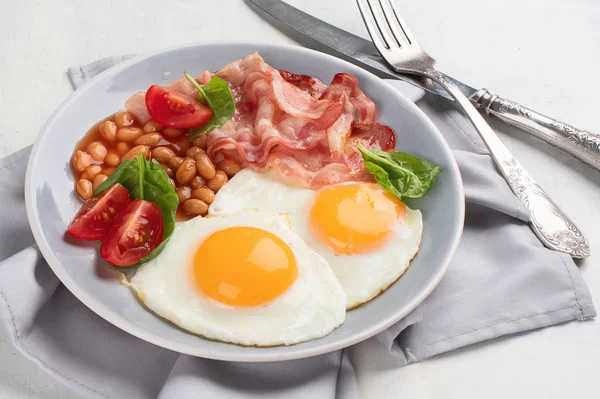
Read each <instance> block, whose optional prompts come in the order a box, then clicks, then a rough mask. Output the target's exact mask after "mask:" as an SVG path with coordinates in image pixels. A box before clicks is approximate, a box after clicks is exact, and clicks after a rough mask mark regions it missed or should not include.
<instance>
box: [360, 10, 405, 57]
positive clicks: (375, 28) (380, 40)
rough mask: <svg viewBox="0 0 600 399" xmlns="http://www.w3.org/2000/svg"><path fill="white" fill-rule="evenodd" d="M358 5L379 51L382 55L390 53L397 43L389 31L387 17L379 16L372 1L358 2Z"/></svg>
mask: <svg viewBox="0 0 600 399" xmlns="http://www.w3.org/2000/svg"><path fill="white" fill-rule="evenodd" d="M356 3H357V4H358V9H359V10H360V14H361V15H362V18H363V21H364V22H365V26H366V27H367V31H368V32H369V36H371V40H372V41H373V44H375V47H377V50H379V52H380V53H384V52H389V51H390V49H391V48H392V46H396V41H395V39H394V38H393V36H392V33H391V32H390V31H389V26H388V25H387V23H386V22H385V17H384V16H383V15H379V14H378V11H379V10H377V8H376V7H374V6H373V4H371V1H370V0H356ZM380 12H381V11H379V13H380ZM386 28H387V29H386Z"/></svg>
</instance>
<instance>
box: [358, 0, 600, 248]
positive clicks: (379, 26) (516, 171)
mask: <svg viewBox="0 0 600 399" xmlns="http://www.w3.org/2000/svg"><path fill="white" fill-rule="evenodd" d="M356 2H357V3H358V8H359V9H360V13H361V15H362V17H363V20H364V22H365V26H366V27H367V30H368V31H369V35H370V36H371V40H373V44H375V47H377V50H379V53H380V54H381V56H382V57H383V58H384V59H385V60H386V62H387V63H388V64H389V65H390V67H391V68H392V69H393V70H394V71H396V72H398V73H410V74H415V75H422V76H425V77H427V78H429V79H431V80H433V81H435V82H437V83H438V84H439V85H440V86H442V87H443V88H444V89H445V90H446V91H447V92H448V94H450V96H451V97H452V98H454V99H455V100H456V101H455V103H456V104H457V105H458V107H459V108H460V109H461V110H462V111H463V112H464V113H465V114H466V115H467V116H468V117H469V119H470V120H471V122H472V123H473V125H474V126H475V129H476V130H477V132H478V133H479V136H480V137H481V139H482V140H483V142H484V143H485V146H486V147H487V149H488V151H489V152H490V155H491V156H492V158H493V160H494V162H495V164H496V166H497V167H498V169H499V171H500V173H501V174H502V176H503V177H504V179H505V180H506V182H507V183H508V185H509V187H510V188H511V190H512V191H513V193H514V194H515V195H516V197H517V198H518V199H519V200H521V201H522V202H523V204H525V206H526V207H527V209H528V210H529V214H530V225H531V227H532V229H533V231H534V232H535V233H536V235H537V236H538V237H539V239H540V240H541V241H542V243H543V244H544V245H545V246H546V247H548V248H550V249H553V250H556V251H560V252H565V253H568V254H569V255H571V257H573V258H587V257H588V256H590V247H589V243H588V240H587V238H586V237H585V236H584V235H583V233H582V232H581V230H579V228H578V227H577V226H576V225H575V223H573V222H572V221H571V219H569V217H568V216H567V215H566V214H565V213H564V212H563V211H562V210H560V208H559V207H558V206H557V205H556V204H555V203H554V202H553V201H552V200H551V199H550V197H549V196H548V194H546V192H545V191H544V190H543V189H542V188H541V187H540V186H539V185H538V184H537V183H536V182H535V181H534V180H533V178H532V177H531V176H530V175H529V173H527V171H526V170H525V169H524V168H523V167H522V166H521V165H520V164H519V162H518V161H517V160H516V159H515V157H514V156H513V155H512V154H511V153H510V151H509V150H508V148H506V146H505V145H504V144H503V143H502V141H500V139H499V138H498V136H496V133H495V132H494V131H493V130H492V128H491V127H490V126H489V125H488V123H487V122H486V121H485V119H483V117H482V116H481V115H480V114H479V112H478V111H477V110H476V109H475V107H474V106H473V105H471V102H470V101H469V99H468V98H467V97H466V96H465V95H464V94H462V92H461V91H460V90H459V88H458V87H456V86H455V85H454V84H453V83H452V82H450V81H448V80H447V79H446V77H445V75H444V74H442V73H441V72H439V71H437V70H436V69H435V68H434V65H435V59H433V58H432V57H430V56H429V55H428V54H427V53H426V52H425V51H423V49H422V48H421V47H420V46H419V44H418V43H417V41H416V40H415V39H414V37H413V35H412V34H411V33H410V31H409V29H408V26H407V25H406V23H405V22H404V21H403V20H402V17H401V16H400V13H399V12H398V10H397V9H396V7H395V6H394V4H393V2H392V1H391V0H356Z"/></svg>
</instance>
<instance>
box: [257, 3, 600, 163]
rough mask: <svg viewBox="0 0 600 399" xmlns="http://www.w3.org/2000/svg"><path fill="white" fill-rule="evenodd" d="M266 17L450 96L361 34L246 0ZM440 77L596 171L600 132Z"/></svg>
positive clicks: (368, 65) (328, 49)
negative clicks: (401, 67)
mask: <svg viewBox="0 0 600 399" xmlns="http://www.w3.org/2000/svg"><path fill="white" fill-rule="evenodd" d="M246 2H247V3H249V5H250V6H251V7H252V8H253V9H254V10H255V11H257V12H258V13H259V14H260V15H262V16H263V18H264V19H265V20H267V21H268V22H269V23H271V24H272V25H273V26H275V27H276V28H278V29H279V30H280V31H282V32H284V33H285V34H287V35H288V36H289V37H291V38H292V39H294V40H296V41H297V42H299V43H300V44H302V45H303V46H305V47H308V48H312V49H314V50H318V51H321V52H323V53H327V54H330V55H333V56H336V57H338V58H341V59H344V60H346V61H348V62H350V63H352V64H355V65H358V66H360V67H362V68H364V69H366V70H368V71H370V72H372V73H373V74H375V75H376V76H379V77H380V78H383V79H397V80H402V81H405V82H407V83H410V84H412V85H414V86H416V87H419V88H421V89H424V90H426V91H429V92H432V93H434V94H438V95H440V96H442V97H445V98H447V99H450V100H452V98H451V97H450V95H449V94H448V93H447V92H446V91H445V90H444V89H443V88H442V87H441V86H439V85H438V84H437V83H434V82H432V81H431V80H429V79H424V78H421V77H418V76H416V75H408V74H398V73H396V72H394V71H393V70H391V69H390V68H389V67H388V66H387V64H386V62H385V60H384V59H383V58H382V57H381V56H380V55H379V52H378V51H377V49H376V47H375V45H374V44H373V43H372V42H371V41H369V40H365V39H363V38H362V37H359V36H356V35H353V34H352V33H349V32H346V31H344V30H342V29H340V28H337V27H335V26H333V25H330V24H328V23H326V22H324V21H321V20H320V19H317V18H315V17H313V16H312V15H309V14H307V13H305V12H303V11H301V10H299V9H297V8H295V7H292V6H290V5H289V4H287V3H284V2H283V1H280V0H246ZM443 75H444V77H445V78H446V79H447V80H449V81H451V82H452V83H454V84H455V85H456V86H457V87H458V88H459V89H460V91H461V92H462V93H463V94H464V95H465V96H466V97H467V98H468V99H469V100H470V101H471V103H472V104H473V105H474V106H475V107H476V108H478V109H479V110H480V111H481V112H482V113H486V114H488V115H493V116H495V117H496V118H498V119H499V120H500V121H502V122H504V123H506V124H507V125H509V126H512V127H516V128H518V129H520V130H522V131H523V132H526V133H529V134H531V135H533V136H535V137H537V138H539V139H541V140H543V141H545V142H546V143H548V144H550V145H552V146H554V147H556V148H559V149H561V150H563V151H565V152H567V153H569V154H571V155H572V156H574V157H575V158H577V159H579V160H580V161H582V162H584V163H586V164H588V165H590V166H592V167H593V168H596V169H598V170H599V171H600V135H599V134H596V133H592V132H588V131H585V130H581V129H577V128H575V127H573V126H571V125H569V124H566V123H563V122H561V121H559V120H556V119H553V118H550V117H548V116H545V115H543V114H540V113H539V112H535V111H534V110H532V109H529V108H527V107H524V106H523V105H521V104H519V103H516V102H514V101H510V100H508V99H505V98H502V97H499V96H497V95H494V94H492V93H490V92H489V91H487V89H479V90H478V89H475V88H473V87H471V86H469V85H467V84H465V83H463V82H460V81H458V80H456V79H454V78H452V77H451V76H448V75H445V74H443Z"/></svg>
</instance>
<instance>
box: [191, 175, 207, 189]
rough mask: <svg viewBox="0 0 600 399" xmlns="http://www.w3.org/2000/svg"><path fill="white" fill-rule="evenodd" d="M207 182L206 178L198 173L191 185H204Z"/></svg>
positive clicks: (193, 186) (194, 186)
mask: <svg viewBox="0 0 600 399" xmlns="http://www.w3.org/2000/svg"><path fill="white" fill-rule="evenodd" d="M205 183H206V182H205V181H204V179H203V178H202V177H200V176H198V175H196V176H194V178H193V179H192V181H191V182H190V187H192V188H198V187H202V186H204V184H205Z"/></svg>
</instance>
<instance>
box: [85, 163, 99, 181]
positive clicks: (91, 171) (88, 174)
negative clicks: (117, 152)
mask: <svg viewBox="0 0 600 399" xmlns="http://www.w3.org/2000/svg"><path fill="white" fill-rule="evenodd" d="M100 172H102V166H100V165H90V166H88V167H87V168H85V170H84V171H83V173H82V174H81V177H82V178H83V179H88V180H92V179H93V178H94V177H95V176H96V175H97V174H98V173H100Z"/></svg>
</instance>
